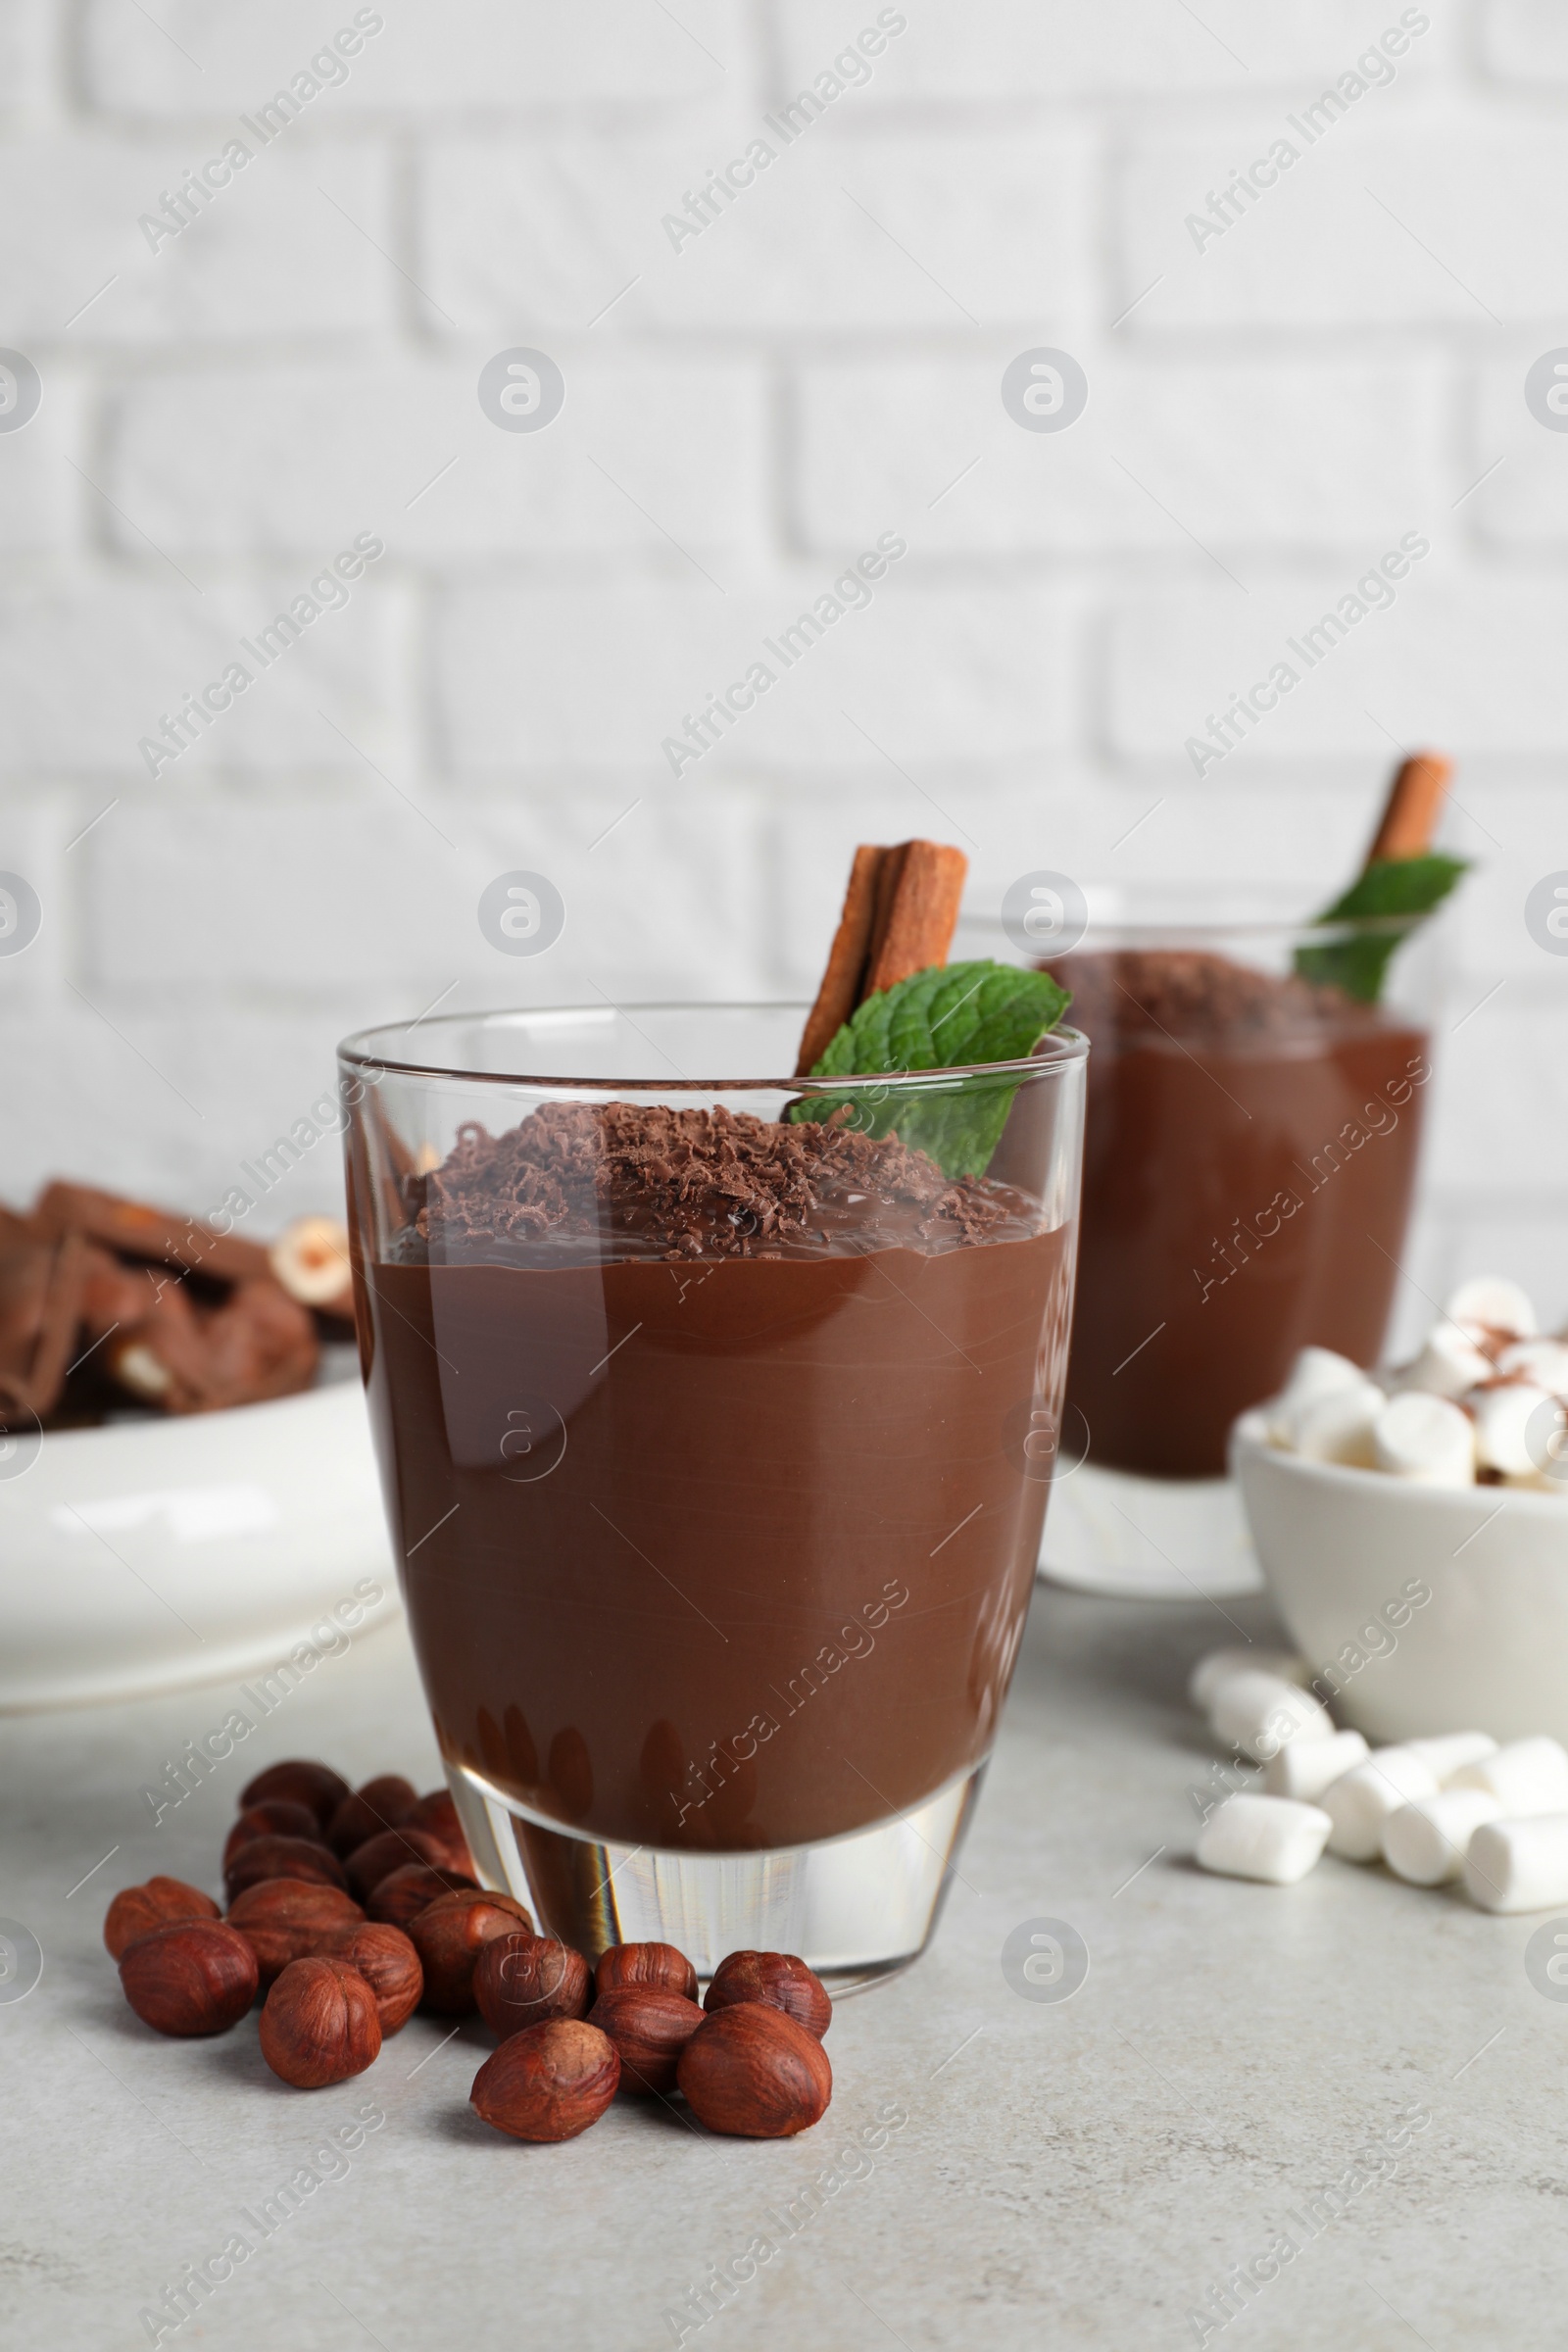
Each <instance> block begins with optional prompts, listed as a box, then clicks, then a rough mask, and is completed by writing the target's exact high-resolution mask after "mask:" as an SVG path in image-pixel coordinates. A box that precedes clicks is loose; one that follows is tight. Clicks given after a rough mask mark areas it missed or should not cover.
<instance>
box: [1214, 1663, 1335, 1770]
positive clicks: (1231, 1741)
mask: <svg viewBox="0 0 1568 2352" xmlns="http://www.w3.org/2000/svg"><path fill="white" fill-rule="evenodd" d="M1208 1727H1209V1730H1210V1731H1211V1732H1212V1733H1213V1735H1214V1737H1215V1739H1216V1740H1219V1741H1220V1743H1221V1745H1222V1746H1224V1747H1239V1748H1240V1749H1241V1750H1242V1752H1243V1754H1244V1755H1249V1756H1250V1757H1251V1758H1252V1760H1253V1762H1254V1763H1257V1764H1262V1763H1264V1762H1266V1761H1267V1759H1268V1758H1269V1757H1270V1756H1272V1755H1276V1754H1277V1753H1278V1752H1279V1750H1280V1749H1281V1748H1282V1747H1286V1746H1288V1745H1289V1744H1290V1743H1291V1742H1292V1741H1293V1740H1326V1739H1327V1738H1328V1737H1329V1735H1330V1734H1331V1733H1332V1731H1333V1729H1334V1723H1333V1719H1332V1717H1331V1716H1330V1714H1329V1712H1328V1709H1327V1708H1326V1707H1324V1706H1322V1705H1321V1704H1320V1703H1319V1701H1318V1700H1317V1699H1315V1698H1314V1697H1313V1696H1312V1694H1311V1692H1310V1691H1303V1690H1302V1689H1301V1687H1300V1685H1299V1683H1288V1682H1286V1681H1284V1679H1283V1678H1282V1677H1281V1676H1279V1675H1277V1674H1259V1673H1258V1672H1257V1670H1256V1669H1255V1668H1246V1669H1244V1670H1243V1671H1242V1672H1241V1673H1240V1674H1228V1675H1227V1676H1226V1677H1225V1679H1224V1681H1223V1682H1222V1683H1220V1684H1219V1686H1218V1688H1217V1689H1216V1690H1215V1691H1214V1693H1213V1696H1212V1697H1211V1699H1210V1700H1209V1708H1208Z"/></svg>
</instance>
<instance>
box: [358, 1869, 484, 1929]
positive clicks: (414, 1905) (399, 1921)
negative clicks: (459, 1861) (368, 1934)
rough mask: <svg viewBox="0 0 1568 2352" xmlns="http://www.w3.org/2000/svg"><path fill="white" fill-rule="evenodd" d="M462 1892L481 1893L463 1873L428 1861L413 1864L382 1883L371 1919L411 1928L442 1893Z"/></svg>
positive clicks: (371, 1906)
mask: <svg viewBox="0 0 1568 2352" xmlns="http://www.w3.org/2000/svg"><path fill="white" fill-rule="evenodd" d="M460 1891H461V1892H465V1893H468V1894H477V1893H478V1892H479V1891H480V1888H479V1887H478V1885H477V1883H476V1882H475V1881H474V1880H472V1879H469V1878H466V1877H465V1876H464V1874H463V1872H462V1871H461V1870H436V1869H433V1868H432V1867H431V1865H430V1864H429V1863H427V1862H410V1863H407V1864H406V1865H405V1866H404V1868H403V1869H402V1870H395V1871H393V1873H392V1875H391V1876H390V1878H385V1879H383V1880H382V1881H381V1883H380V1885H379V1886H378V1887H376V1890H375V1892H374V1893H373V1894H372V1895H371V1897H370V1899H369V1901H368V1903H367V1904H366V1906H365V1908H366V1910H367V1912H368V1914H369V1916H370V1918H371V1919H379V1920H384V1921H385V1922H386V1923H387V1924H388V1926H390V1927H394V1928H405V1929H407V1928H409V1927H412V1926H413V1924H414V1922H415V1920H417V1918H418V1916H419V1913H420V1912H421V1911H427V1910H428V1909H429V1907H430V1905H431V1904H432V1903H433V1902H434V1901H435V1899H436V1896H437V1895H438V1894H454V1893H458V1892H460Z"/></svg>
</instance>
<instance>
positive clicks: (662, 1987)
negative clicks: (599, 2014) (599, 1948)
mask: <svg viewBox="0 0 1568 2352" xmlns="http://www.w3.org/2000/svg"><path fill="white" fill-rule="evenodd" d="M621 1985H646V1986H648V1988H649V1989H650V1990H654V1991H659V1992H678V1993H679V1994H680V1996H681V1998H682V1999H683V2000H687V2001H695V2000H696V1998H697V1971H696V1969H695V1968H693V1966H692V1964H691V1962H690V1961H689V1960H688V1959H687V1957H686V1955H685V1953H684V1952H678V1951H677V1950H676V1949H675V1946H674V1945H673V1944H672V1943H613V1944H612V1945H611V1947H610V1949H609V1951H607V1952H606V1953H605V1954H604V1955H603V1957H602V1958H601V1959H600V1961H599V1964H598V1966H597V1967H596V1968H595V1970H594V1989H595V1990H596V1991H597V1992H614V1991H616V1990H617V1989H618V1988H619V1987H620V1986H621Z"/></svg>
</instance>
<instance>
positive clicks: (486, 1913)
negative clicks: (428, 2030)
mask: <svg viewBox="0 0 1568 2352" xmlns="http://www.w3.org/2000/svg"><path fill="white" fill-rule="evenodd" d="M519 1921H520V1923H521V1925H522V1927H523V1929H524V1930H525V1931H526V1932H527V1933H528V1934H529V1935H531V1934H532V1933H533V1921H532V1919H531V1918H530V1916H529V1914H528V1913H527V1912H526V1911H525V1910H524V1908H523V1906H522V1905H521V1903H519V1902H518V1901H517V1900H516V1898H515V1895H510V1894H487V1893H484V1892H479V1893H475V1894H469V1893H467V1892H465V1891H460V1892H457V1893H454V1894H438V1895H437V1896H436V1898H435V1901H434V1902H433V1903H431V1904H429V1905H428V1906H427V1908H426V1909H425V1910H423V1911H421V1912H420V1913H419V1915H418V1917H417V1919H416V1920H415V1921H414V1922H413V1924H412V1926H411V1927H410V1929H409V1935H410V1936H411V1937H412V1938H413V1941H414V1948H415V1950H416V1951H417V1953H418V1955H419V1962H420V1965H421V1967H422V1968H423V1970H424V2005H425V2007H426V2008H427V2009H434V2010H435V2011H436V2012H437V2014H438V2015H439V2016H442V2017H466V2016H467V2014H468V2012H469V2011H470V2010H471V2009H472V2007H473V2005H474V2004H473V1965H474V1962H475V1961H476V1960H477V1959H478V1957H479V1954H480V1952H481V1951H482V1950H483V1949H484V1946H485V1945H486V1944H487V1943H489V1942H491V1941H493V1939H494V1938H495V1937H496V1936H508V1935H515V1933H516V1930H517V1926H518V1923H519ZM579 2014H580V2013H579ZM537 2022H538V2021H537V2019H530V2020H529V2023H530V2024H536V2023H537Z"/></svg>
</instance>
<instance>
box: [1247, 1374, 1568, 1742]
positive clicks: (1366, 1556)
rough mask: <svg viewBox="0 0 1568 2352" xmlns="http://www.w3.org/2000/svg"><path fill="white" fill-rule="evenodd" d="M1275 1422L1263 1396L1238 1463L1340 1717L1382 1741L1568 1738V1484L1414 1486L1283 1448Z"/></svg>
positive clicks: (1250, 1505) (1306, 1652) (1252, 1515)
mask: <svg viewBox="0 0 1568 2352" xmlns="http://www.w3.org/2000/svg"><path fill="white" fill-rule="evenodd" d="M1264 1428H1265V1424H1264V1416H1263V1413H1262V1411H1261V1410H1254V1411H1252V1412H1250V1413H1244V1414H1243V1415H1242V1417H1241V1419H1240V1420H1239V1421H1238V1422H1237V1424H1236V1426H1235V1428H1234V1430H1233V1431H1232V1433H1231V1467H1232V1470H1233V1472H1234V1474H1235V1476H1236V1478H1237V1479H1238V1481H1239V1482H1240V1485H1241V1490H1242V1497H1243V1500H1244V1502H1245V1503H1246V1506H1247V1516H1248V1520H1249V1522H1250V1527H1251V1531H1252V1543H1253V1545H1254V1547H1255V1549H1256V1552H1257V1556H1258V1560H1259V1562H1260V1563H1261V1565H1262V1569H1263V1574H1264V1577H1265V1578H1266V1580H1267V1583H1268V1588H1269V1591H1270V1593H1272V1594H1273V1596H1274V1599H1275V1601H1276V1602H1277V1604H1278V1606H1279V1612H1280V1615H1281V1616H1282V1617H1283V1618H1284V1620H1285V1622H1286V1624H1287V1626H1288V1627H1289V1628H1290V1631H1291V1635H1292V1638H1293V1640H1294V1641H1295V1642H1296V1645H1297V1647H1298V1648H1299V1650H1300V1651H1301V1653H1302V1655H1303V1656H1304V1657H1305V1658H1306V1660H1307V1662H1308V1664H1309V1665H1310V1667H1311V1668H1312V1671H1313V1674H1314V1676H1316V1677H1320V1678H1323V1679H1320V1680H1319V1685H1318V1688H1319V1691H1320V1694H1321V1695H1324V1696H1326V1697H1327V1698H1328V1699H1329V1703H1330V1704H1331V1705H1332V1707H1333V1709H1334V1712H1335V1714H1336V1715H1337V1716H1338V1717H1339V1718H1340V1720H1341V1721H1342V1722H1344V1723H1348V1724H1352V1725H1354V1727H1355V1728H1356V1729H1357V1730H1358V1731H1362V1732H1365V1733H1366V1734H1367V1736H1368V1737H1369V1738H1370V1739H1374V1740H1408V1739H1419V1738H1422V1737H1423V1736H1427V1735H1433V1734H1437V1733H1441V1732H1457V1731H1480V1732H1490V1733H1491V1734H1492V1735H1493V1737H1494V1739H1496V1740H1520V1739H1525V1738H1528V1737H1529V1735H1530V1734H1532V1733H1534V1732H1549V1733H1550V1734H1551V1735H1552V1737H1553V1738H1554V1739H1557V1740H1563V1741H1564V1742H1565V1743H1568V1495H1562V1496H1558V1495H1545V1494H1541V1495H1537V1494H1532V1493H1531V1492H1529V1491H1528V1490H1527V1489H1514V1488H1504V1487H1419V1486H1414V1485H1412V1484H1410V1483H1409V1481H1407V1480H1405V1479H1397V1478H1390V1477H1388V1476H1386V1475H1385V1473H1384V1472H1382V1471H1379V1470H1352V1469H1348V1468H1342V1467H1341V1466H1340V1465H1339V1464H1338V1463H1334V1462H1314V1461H1308V1460H1305V1459H1304V1458H1303V1457H1302V1456H1301V1455H1300V1454H1295V1453H1283V1452H1281V1451H1280V1450H1279V1448H1278V1447H1276V1446H1270V1445H1269V1443H1268V1441H1267V1438H1266V1436H1265V1434H1264ZM1407 1587H1415V1588H1418V1589H1419V1590H1421V1591H1425V1592H1426V1593H1429V1594H1430V1598H1428V1599H1426V1600H1420V1599H1418V1598H1414V1597H1413V1596H1412V1595H1411V1593H1409V1592H1407V1591H1406V1588H1407ZM1357 1657H1359V1658H1360V1659H1361V1661H1362V1662H1361V1663H1360V1664H1359V1665H1357V1664H1355V1663H1354V1660H1355V1659H1356V1658H1357Z"/></svg>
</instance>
